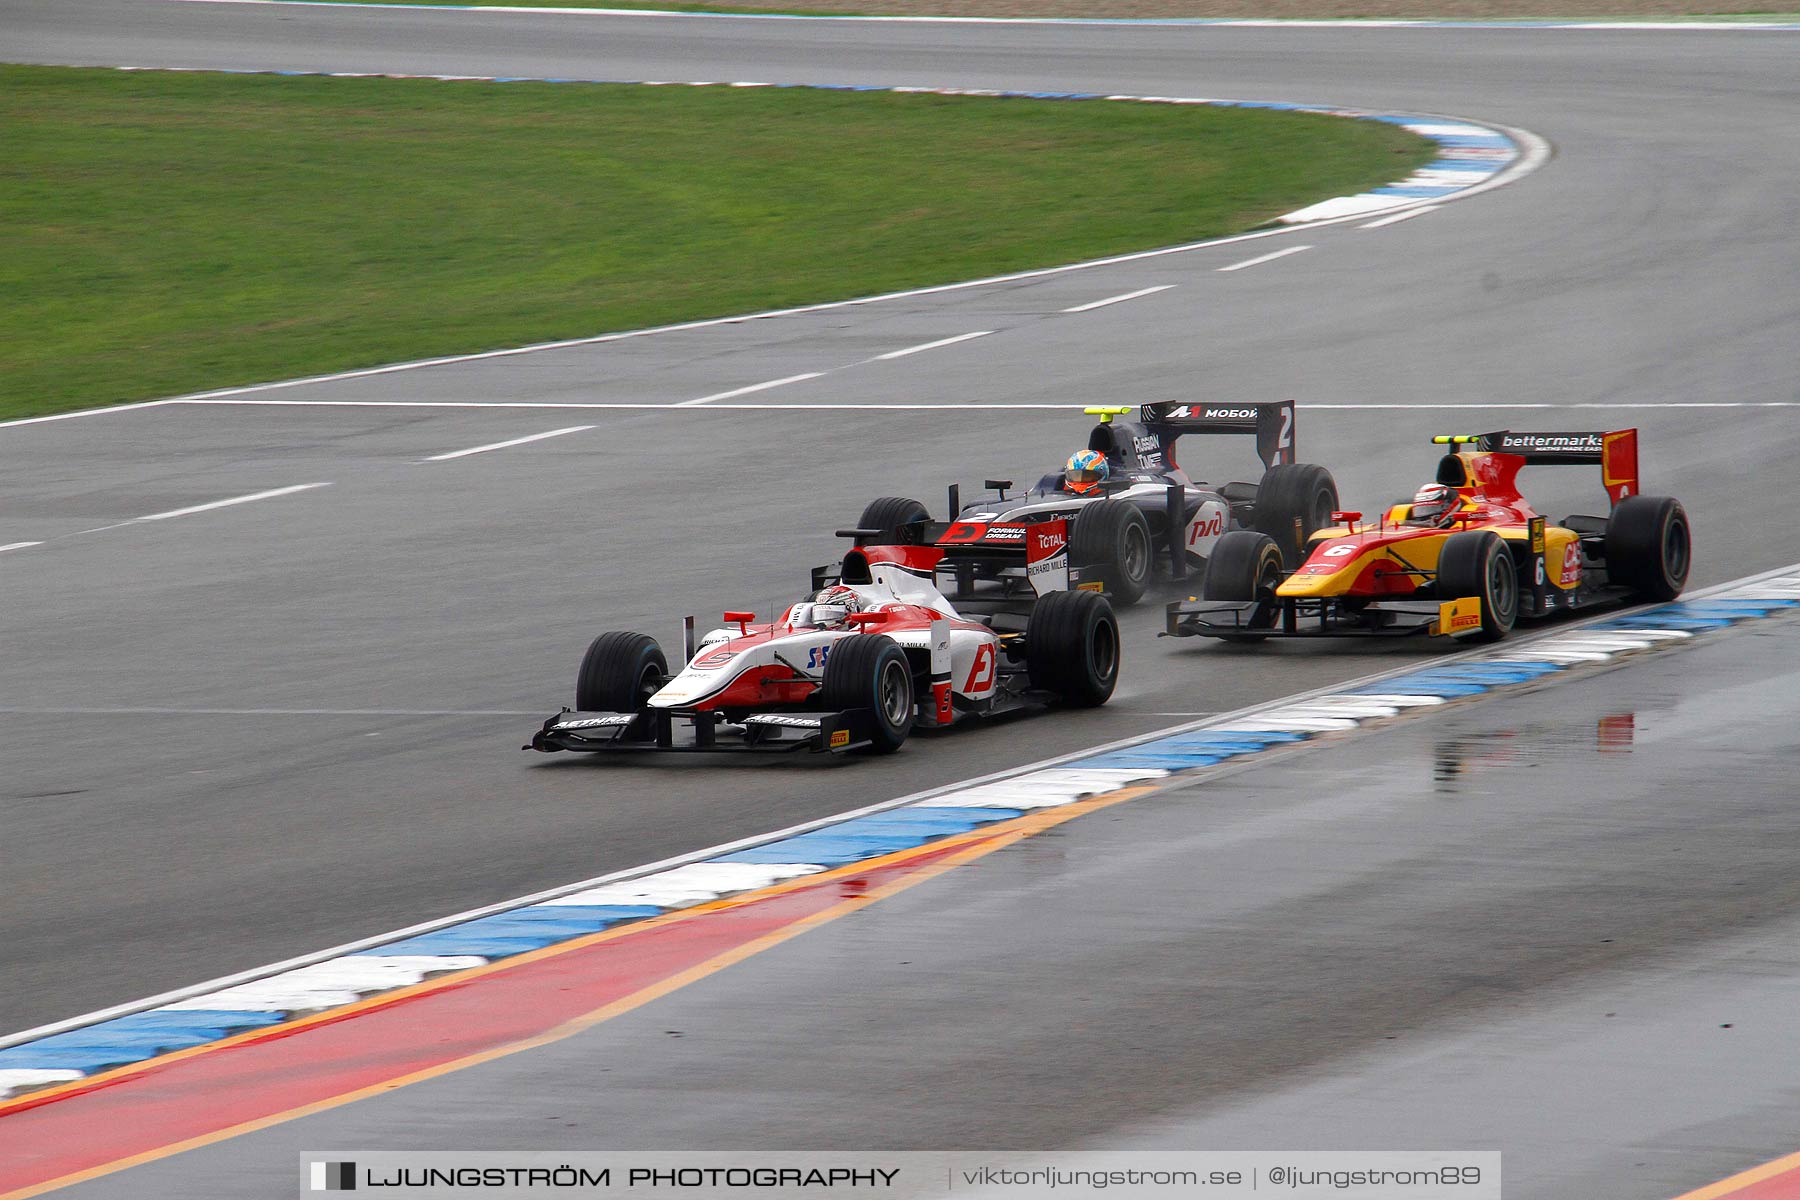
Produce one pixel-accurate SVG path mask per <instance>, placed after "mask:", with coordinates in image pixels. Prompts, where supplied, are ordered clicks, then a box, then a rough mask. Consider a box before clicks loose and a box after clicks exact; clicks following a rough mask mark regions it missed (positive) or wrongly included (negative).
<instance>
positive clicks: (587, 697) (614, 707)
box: [575, 633, 669, 712]
mask: <svg viewBox="0 0 1800 1200" xmlns="http://www.w3.org/2000/svg"><path fill="white" fill-rule="evenodd" d="M668 677H669V661H668V659H666V658H664V657H663V652H662V647H661V646H658V645H657V644H656V639H655V638H653V637H649V636H647V635H645V634H642V633H603V634H601V635H600V636H599V637H597V638H595V639H594V640H593V642H592V644H590V645H589V646H588V648H587V653H586V654H585V655H583V656H582V659H581V673H580V674H579V675H577V676H576V677H575V707H576V708H577V709H579V710H580V711H581V712H637V711H639V710H640V709H642V708H643V707H644V704H645V702H646V701H648V700H649V699H650V697H651V696H653V695H655V694H656V690H657V689H658V688H660V687H661V686H662V685H663V681H664V680H666V679H667V678H668Z"/></svg>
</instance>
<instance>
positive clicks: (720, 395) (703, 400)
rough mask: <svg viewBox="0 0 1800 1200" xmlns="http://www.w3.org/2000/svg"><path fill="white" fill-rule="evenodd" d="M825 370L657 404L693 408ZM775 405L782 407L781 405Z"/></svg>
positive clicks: (802, 378) (796, 380)
mask: <svg viewBox="0 0 1800 1200" xmlns="http://www.w3.org/2000/svg"><path fill="white" fill-rule="evenodd" d="M824 373H825V372H823V371H808V372H806V373H805V374H804V375H789V376H788V377H787V378H786V379H771V380H769V381H768V382H767V383H753V384H751V385H750V386H749V387H741V388H733V389H732V390H731V391H729V392H715V393H713V394H712V395H710V396H702V397H700V398H699V399H698V400H683V401H681V402H680V403H678V404H673V405H656V406H654V407H658V408H693V407H694V406H695V405H697V404H711V403H712V402H713V401H714V400H729V399H731V398H732V397H733V396H748V395H749V394H750V393H751V392H766V391H768V390H769V389H770V388H778V387H781V386H783V385H784V384H789V383H804V382H806V381H807V380H808V379H817V378H818V377H819V376H821V375H823V374H824ZM775 407H780V406H779V405H777V406H775Z"/></svg>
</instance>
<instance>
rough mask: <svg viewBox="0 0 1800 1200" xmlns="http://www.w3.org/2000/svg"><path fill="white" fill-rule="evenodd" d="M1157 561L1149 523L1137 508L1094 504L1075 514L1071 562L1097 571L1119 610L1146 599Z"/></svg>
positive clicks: (1118, 502) (1117, 503) (1120, 503)
mask: <svg viewBox="0 0 1800 1200" xmlns="http://www.w3.org/2000/svg"><path fill="white" fill-rule="evenodd" d="M1155 557H1156V552H1155V547H1154V544H1153V543H1152V542H1151V540H1150V522H1148V521H1146V520H1145V519H1144V514H1143V513H1142V512H1140V511H1138V507H1137V505H1135V504H1130V503H1127V502H1126V501H1124V500H1095V501H1093V502H1092V503H1090V504H1087V505H1085V506H1083V507H1082V508H1081V509H1080V510H1079V511H1077V512H1076V514H1075V520H1074V523H1073V525H1072V526H1071V528H1070V530H1069V562H1070V564H1071V565H1073V566H1079V567H1089V568H1098V570H1099V573H1100V583H1101V585H1102V586H1104V587H1105V588H1106V592H1107V594H1108V595H1109V596H1111V597H1112V599H1113V601H1114V602H1115V603H1116V604H1118V605H1119V607H1120V608H1125V607H1127V606H1129V605H1132V604H1136V603H1137V602H1138V601H1139V600H1140V599H1142V598H1143V595H1144V589H1145V588H1146V587H1148V586H1149V585H1150V566H1151V562H1152V560H1153V559H1154V558H1155Z"/></svg>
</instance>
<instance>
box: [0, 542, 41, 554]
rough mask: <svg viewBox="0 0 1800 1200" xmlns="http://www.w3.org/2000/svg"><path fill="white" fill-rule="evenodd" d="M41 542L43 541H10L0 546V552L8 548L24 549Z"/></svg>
mask: <svg viewBox="0 0 1800 1200" xmlns="http://www.w3.org/2000/svg"><path fill="white" fill-rule="evenodd" d="M43 544H44V543H42V542H12V543H10V544H8V545H5V546H0V554H5V553H6V552H7V551H8V550H25V549H28V548H29V547H32V546H41V545H43Z"/></svg>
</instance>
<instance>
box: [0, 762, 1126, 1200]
mask: <svg viewBox="0 0 1800 1200" xmlns="http://www.w3.org/2000/svg"><path fill="white" fill-rule="evenodd" d="M1156 790H1158V789H1157V787H1156V786H1155V785H1141V786H1136V787H1128V788H1121V789H1119V790H1118V791H1115V792H1107V793H1105V794H1104V795H1100V796H1092V797H1090V798H1088V799H1086V800H1077V801H1075V802H1074V803H1072V804H1065V805H1062V806H1060V807H1057V808H1047V809H1040V810H1038V811H1036V812H1032V813H1026V814H1025V815H1024V816H1020V817H1014V818H1013V819H1012V820H1010V821H1003V822H999V823H997V824H994V825H990V826H987V827H985V828H983V829H973V830H970V831H969V832H967V833H962V834H956V835H954V836H952V837H947V838H940V839H939V840H937V841H935V842H926V843H925V844H924V845H922V846H915V847H911V848H909V849H906V850H896V851H895V852H893V853H892V854H886V855H883V856H881V857H880V858H871V859H866V860H864V861H862V862H857V863H850V864H847V865H845V866H842V867H836V868H834V869H832V870H830V871H824V872H821V873H819V874H817V875H807V876H802V877H801V878H799V879H791V880H786V881H784V882H782V883H778V884H774V885H772V886H770V887H767V888H763V889H761V890H759V891H755V892H746V893H743V894H742V895H739V896H732V897H728V898H726V899H723V900H715V901H711V902H709V903H707V904H699V905H695V906H694V907H693V908H688V909H682V910H680V911H679V912H675V913H669V914H665V915H664V916H660V917H651V918H649V919H648V920H644V921H638V922H634V923H633V924H631V925H627V926H621V927H618V928H615V929H610V930H602V931H600V932H599V933H594V934H589V935H588V936H587V937H583V938H576V939H572V940H570V941H567V942H561V943H558V944H557V945H555V946H546V947H544V948H543V949H541V950H533V951H528V952H527V953H525V954H518V955H514V956H513V957H512V958H509V959H506V960H504V961H503V962H500V963H491V964H489V965H488V966H486V967H474V968H471V969H469V970H467V971H462V972H458V973H456V974H454V975H446V976H442V977H441V978H439V979H434V980H427V981H425V982H424V983H419V984H414V985H413V986H411V987H408V988H402V989H399V990H397V991H394V992H389V993H386V994H385V995H382V996H376V997H371V998H370V999H368V1000H364V1001H360V1002H358V1003H357V1004H354V1005H348V1006H346V1007H344V1008H341V1009H336V1010H334V1011H332V1012H328V1013H320V1014H318V1015H316V1016H313V1017H306V1018H302V1019H301V1020H299V1021H294V1022H290V1023H288V1024H285V1025H277V1026H273V1027H272V1029H273V1030H279V1031H280V1032H281V1035H282V1036H286V1035H287V1034H290V1033H293V1032H296V1031H298V1030H301V1029H303V1028H305V1027H307V1026H309V1025H317V1024H322V1023H324V1022H327V1021H332V1020H342V1019H345V1018H347V1017H349V1016H352V1015H354V1014H355V1013H358V1012H362V1011H366V1010H368V1009H370V1008H375V1007H379V1006H381V1005H383V1004H385V1003H392V1002H395V1001H398V1000H400V999H402V998H404V997H406V996H417V995H421V994H424V993H427V992H432V991H437V990H440V989H442V988H444V987H448V986H452V985H457V986H460V985H461V984H463V983H466V982H467V981H468V980H470V979H472V978H476V977H478V976H481V975H487V974H492V973H494V972H495V971H498V970H505V969H506V968H507V967H511V966H516V965H519V964H521V963H525V962H531V961H538V960H541V959H544V958H551V957H554V956H556V955H557V954H562V953H567V952H569V951H572V950H576V949H579V948H582V947H585V946H591V945H594V944H596V943H599V942H604V941H608V940H611V939H612V938H615V937H619V936H623V935H624V934H625V933H627V932H633V931H637V930H642V929H646V928H648V927H650V926H651V925H659V924H670V923H672V922H673V921H677V920H687V919H691V918H695V917H698V916H700V915H701V914H703V913H706V912H712V911H718V910H720V909H726V908H734V907H738V906H741V905H743V904H746V903H753V902H755V901H757V900H761V899H766V898H768V897H771V896H775V895H779V894H782V893H784V892H791V891H795V890H798V889H799V888H801V887H807V886H813V885H817V884H821V883H829V882H830V881H831V880H834V879H838V878H846V877H849V876H853V875H859V874H863V873H866V872H868V871H871V870H875V869H878V868H882V867H891V866H898V865H903V864H905V863H906V862H908V861H910V860H912V859H915V858H919V857H922V856H924V855H926V854H928V853H942V852H943V851H944V850H945V849H946V848H947V847H952V846H957V845H959V844H960V845H961V847H962V848H961V849H959V850H956V851H955V852H954V853H951V854H949V855H946V856H945V857H944V858H943V859H941V860H940V861H938V862H935V863H931V864H930V865H928V866H925V867H922V868H920V869H919V870H918V871H915V872H913V873H912V874H910V875H907V876H905V877H904V878H902V879H896V880H894V881H893V882H892V883H888V884H885V885H883V886H882V887H879V888H876V889H875V890H874V891H871V892H869V893H867V894H866V895H861V896H852V897H848V898H846V899H843V900H840V901H839V902H838V903H836V904H834V905H832V906H831V907H830V908H827V909H822V910H820V911H819V912H816V913H814V914H812V915H811V916H808V917H803V918H801V919H800V920H798V921H795V922H794V923H793V924H792V925H788V926H784V927H783V928H781V929H777V930H773V931H771V932H769V933H766V934H763V935H762V936H761V937H758V938H755V939H753V940H751V941H748V942H745V943H744V944H743V945H741V946H734V947H732V948H731V949H730V950H726V951H723V952H721V953H719V954H717V955H714V956H713V957H712V958H710V959H707V960H706V961H705V962H702V963H698V964H696V965H695V966H692V967H689V968H688V969H687V970H685V971H681V972H679V973H677V974H675V975H671V976H670V977H669V978H667V979H664V980H660V981H658V982H656V983H653V984H650V985H649V986H647V987H645V988H642V989H641V990H639V991H636V992H633V993H632V994H631V995H629V996H624V997H621V998H620V999H618V1000H615V1001H613V1002H612V1003H611V1004H607V1005H604V1006H602V1007H601V1008H597V1009H595V1010H594V1011H593V1012H590V1013H587V1014H585V1015H584V1016H580V1017H577V1018H575V1019H574V1020H572V1021H566V1022H564V1023H563V1024H561V1025H559V1026H557V1027H556V1028H554V1029H551V1030H548V1031H546V1032H544V1033H541V1034H538V1035H536V1036H534V1037H530V1038H525V1039H523V1040H521V1041H517V1042H511V1043H508V1044H507V1045H504V1046H496V1047H493V1048H491V1049H488V1050H482V1051H478V1052H477V1053H474V1054H470V1055H467V1056H465V1057H463V1058H459V1059H456V1060H454V1061H451V1062H447V1063H440V1064H438V1065H437V1066H433V1067H427V1068H425V1069H423V1070H420V1071H415V1072H413V1073H412V1074H409V1075H403V1076H400V1077H399V1078H397V1079H390V1080H387V1081H385V1082H383V1083H377V1084H372V1085H370V1086H368V1087H365V1088H361V1089H358V1090H357V1091H353V1092H346V1093H345V1094H343V1095H341V1096H333V1097H331V1098H329V1099H326V1100H319V1101H315V1102H314V1103H312V1104H307V1105H302V1106H300V1107H298V1108H293V1109H289V1110H287V1111H285V1112H279V1113H273V1114H271V1115H269V1116H266V1117H259V1118H257V1119H256V1120H254V1121H245V1122H243V1123H242V1124H238V1125H233V1126H229V1127H227V1128H225V1129H220V1130H217V1131H215V1132H213V1133H208V1134H203V1135H201V1136H200V1137H195V1138H188V1139H186V1140H185V1141H181V1142H176V1143H173V1144H171V1145H168V1146H162V1147H159V1148H157V1149H155V1150H148V1151H145V1152H144V1153H142V1154H135V1155H132V1156H130V1157H129V1158H122V1159H119V1160H117V1161H115V1162H110V1163H105V1164H103V1165H101V1166H98V1167H89V1168H87V1169H86V1170H83V1171H77V1172H74V1173H72V1174H69V1175H63V1176H60V1177H58V1178H56V1179H50V1180H46V1181H44V1182H43V1183H37V1184H32V1185H30V1186H28V1187H25V1188H21V1189H18V1190H16V1191H11V1192H4V1193H0V1200H26V1198H27V1197H30V1196H41V1195H43V1194H44V1193H46V1192H51V1191H56V1190H57V1189H59V1188H65V1187H69V1186H71V1185H73V1184H77V1183H83V1182H86V1181H87V1180H90V1179H98V1178H100V1177H101V1176H104V1175H111V1174H113V1173H115V1172H118V1171H123V1170H125V1169H127V1168H129V1167H135V1166H141V1165H142V1164H144V1163H149V1162H155V1161H157V1160H159V1159H163V1158H168V1157H170V1156H171V1155H175V1154H180V1153H182V1152H183V1151H186V1150H194V1149H198V1148H199V1147H202V1146H210V1145H213V1144H215V1143H217V1142H222V1141H226V1140H228V1139H230V1138H234V1137H238V1136H240V1135H242V1134H246V1133H254V1132H256V1131H257V1130H259V1129H267V1128H269V1127H270V1126H273V1125H280V1124H284V1123H286V1122H288V1121H293V1120H297V1119H298V1118H300V1117H306V1116H311V1115H312V1114H314V1113H319V1112H325V1111H327V1110H329V1109H333V1108H337V1107H340V1106H342V1105H345V1104H350V1103H352V1102H354V1101H357V1100H362V1099H365V1098H367V1097H369V1096H375V1095H380V1094H381V1093H384V1092H391V1091H395V1090H397V1089H399V1088H403V1087H406V1086H408V1085H409V1084H414V1083H421V1082H423V1081H425V1080H428V1079H436V1078H438V1077H439V1076H442V1075H448V1074H450V1073H451V1072H454V1071H461V1070H464V1069H465V1068H468V1067H474V1066H479V1065H481V1064H482V1063H486V1062H492V1061H493V1060H495V1059H498V1058H505V1057H507V1056H509V1055H513V1054H517V1053H519V1052H521V1051H524V1050H533V1049H536V1048H538V1047H540V1046H547V1045H549V1044H551V1043H552V1042H559V1041H562V1040H563V1039H564V1038H568V1037H572V1036H574V1035H575V1034H577V1033H580V1032H582V1031H583V1030H586V1029H591V1028H593V1027H594V1026H596V1025H599V1024H601V1023H602V1022H605V1021H609V1020H611V1019H612V1018H614V1017H617V1016H620V1015H622V1014H624V1013H628V1012H631V1011H632V1010H633V1009H637V1008H641V1007H643V1006H644V1005H645V1004H648V1003H650V1002H651V1001H652V1000H657V999H660V998H661V997H663V996H666V995H668V994H669V993H671V992H674V991H678V990H679V989H681V988H684V987H686V986H688V985H689V984H690V983H696V982H698V981H700V980H702V979H705V978H707V977H709V976H711V975H715V974H717V973H718V972H720V971H723V970H724V969H725V968H727V967H730V966H733V965H734V964H736V963H739V962H742V961H744V960H745V959H747V958H750V957H753V956H754V955H757V954H760V953H762V952H763V951H764V950H768V949H770V948H772V947H774V946H778V945H780V944H781V943H783V942H785V941H787V940H788V939H790V938H795V937H798V936H800V935H801V934H802V933H805V932H807V931H808V930H810V929H814V928H817V927H818V926H820V925H823V924H825V923H827V922H829V921H835V920H837V918H839V917H842V916H846V915H848V914H849V913H852V912H855V911H857V910H859V909H862V908H867V907H868V906H869V905H871V904H874V903H875V902H876V901H878V900H882V899H885V898H887V897H888V896H892V895H896V894H897V893H899V892H903V891H905V890H906V889H907V888H910V887H913V886H915V885H917V884H920V883H924V882H925V881H926V880H928V879H935V878H937V877H938V876H939V875H942V874H944V873H945V872H946V871H950V870H952V869H954V868H956V867H960V866H963V865H964V864H966V863H971V862H974V861H975V860H976V859H979V858H985V857H986V856H987V855H989V854H992V853H993V852H994V851H996V850H1001V849H1004V848H1005V847H1007V846H1010V845H1012V844H1014V843H1015V842H1019V841H1022V840H1024V839H1025V838H1028V837H1031V836H1033V835H1034V834H1038V833H1042V832H1043V831H1044V830H1046V829H1050V828H1053V827H1055V826H1057V825H1061V824H1063V823H1064V822H1066V821H1072V820H1074V819H1075V818H1076V817H1079V816H1082V815H1084V814H1086V813H1090V812H1094V811H1096V810H1097V809H1102V808H1108V807H1111V806H1112V805H1114V804H1122V803H1124V802H1125V801H1127V800H1135V799H1136V798H1137V797H1139V796H1142V795H1145V794H1146V793H1149V792H1153V791H1156ZM270 1033H271V1030H270V1029H261V1030H255V1031H253V1033H252V1034H240V1035H238V1036H236V1037H232V1038H227V1039H225V1040H223V1041H219V1042H211V1043H208V1044H207V1045H205V1046H195V1047H192V1048H191V1049H189V1050H179V1051H176V1052H175V1053H173V1054H166V1055H163V1056H162V1057H161V1058H156V1059H150V1060H148V1061H147V1062H145V1063H134V1064H132V1065H131V1066H129V1067H121V1068H118V1069H117V1070H116V1071H109V1072H107V1073H106V1074H105V1075H102V1076H95V1077H94V1078H95V1079H96V1080H103V1081H104V1083H113V1082H117V1081H118V1080H119V1079H121V1078H123V1077H125V1076H127V1075H130V1074H135V1073H137V1072H138V1071H140V1070H142V1069H144V1068H146V1067H148V1066H151V1065H161V1064H163V1063H167V1062H172V1061H174V1060H175V1059H177V1058H182V1057H191V1056H192V1055H195V1054H201V1053H207V1052H209V1051H212V1050H218V1049H223V1048H225V1047H227V1046H230V1045H233V1044H237V1043H240V1042H244V1041H249V1040H252V1039H253V1037H254V1036H255V1035H263V1036H267V1035H269V1034H270ZM88 1082H90V1083H91V1082H92V1081H88ZM69 1088H73V1085H69ZM64 1090H68V1089H66V1088H63V1087H59V1088H55V1089H45V1090H44V1091H43V1092H31V1093H27V1096H26V1097H25V1098H39V1099H41V1098H42V1097H43V1096H45V1095H47V1094H53V1093H55V1092H61V1091H64ZM73 1090H81V1089H73ZM5 1111H6V1107H5V1106H0V1116H3V1115H4V1114H5Z"/></svg>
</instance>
